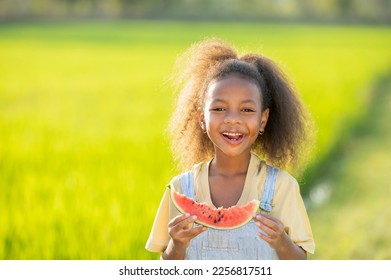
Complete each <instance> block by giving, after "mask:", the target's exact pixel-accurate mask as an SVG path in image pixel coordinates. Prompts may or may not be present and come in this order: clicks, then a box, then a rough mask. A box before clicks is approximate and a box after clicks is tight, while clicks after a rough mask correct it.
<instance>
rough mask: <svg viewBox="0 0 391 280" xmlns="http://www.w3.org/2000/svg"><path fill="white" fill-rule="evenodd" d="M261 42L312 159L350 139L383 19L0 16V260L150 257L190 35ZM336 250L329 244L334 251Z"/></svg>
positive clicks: (374, 72)
mask: <svg viewBox="0 0 391 280" xmlns="http://www.w3.org/2000/svg"><path fill="white" fill-rule="evenodd" d="M209 37H219V38H222V39H225V40H227V41H229V42H231V43H233V44H234V45H235V46H236V47H237V48H238V49H239V50H240V51H241V52H242V53H243V52H247V51H251V52H262V53H264V54H265V55H267V56H269V57H271V58H273V59H275V60H276V61H278V62H279V63H280V64H281V66H282V67H283V68H284V69H285V70H286V72H287V73H289V75H290V77H291V78H292V79H293V80H294V82H295V84H296V86H297V88H298V90H299V92H300V94H301V96H302V97H303V100H304V101H305V103H306V104H307V106H308V108H309V110H310V112H311V114H312V116H313V118H314V120H315V124H316V128H317V140H316V145H315V146H314V147H313V150H312V154H311V155H312V157H311V159H310V161H309V164H310V165H314V166H316V165H317V164H319V162H320V161H321V160H322V159H323V158H325V157H327V155H328V153H329V152H330V151H331V150H332V149H333V147H334V146H335V145H336V143H338V142H339V141H341V139H343V138H344V137H347V134H348V133H349V131H350V130H349V129H350V127H352V126H354V125H355V124H356V122H357V121H358V120H359V119H360V117H361V115H362V114H363V112H365V111H366V109H367V106H368V100H369V99H370V93H371V90H370V89H371V87H372V86H373V84H374V82H375V81H376V79H377V78H378V76H379V75H381V74H382V73H384V72H385V71H386V70H387V69H389V68H390V66H391V52H390V50H391V29H390V28H387V27H373V26H372V27H368V26H320V25H318V26H317V25H278V24H255V23H246V24H237V23H213V22H198V23H191V22H187V23H184V22H168V21H165V22H160V21H129V22H127V21H114V22H57V23H19V24H2V25H0V259H156V258H158V257H159V256H158V255H157V254H152V253H149V252H147V251H146V250H145V249H144V245H145V242H146V240H147V238H148V235H149V231H150V228H151V225H152V222H153V219H154V216H155V212H156V210H157V207H158V205H159V201H160V198H161V195H162V194H163V191H164V188H165V185H166V184H167V183H168V182H169V181H170V179H171V178H172V176H174V175H175V174H176V173H177V172H178V171H179V170H180V167H176V166H175V165H174V164H173V160H172V157H171V154H170V151H169V142H168V139H167V135H166V134H165V127H166V125H167V121H168V119H169V117H170V113H171V111H172V109H173V106H174V103H173V101H174V95H173V93H172V88H171V87H170V84H169V83H168V82H167V81H168V78H169V76H170V74H171V70H172V67H173V65H174V62H175V59H176V57H177V56H178V55H180V54H181V53H182V52H183V51H184V50H186V49H187V48H188V47H189V46H190V45H191V44H192V43H194V42H196V41H199V40H202V39H203V38H209ZM333 256H334V255H333Z"/></svg>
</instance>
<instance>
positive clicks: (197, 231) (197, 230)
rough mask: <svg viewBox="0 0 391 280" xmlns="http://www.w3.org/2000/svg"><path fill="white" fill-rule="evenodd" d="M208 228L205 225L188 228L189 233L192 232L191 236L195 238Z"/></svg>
mask: <svg viewBox="0 0 391 280" xmlns="http://www.w3.org/2000/svg"><path fill="white" fill-rule="evenodd" d="M207 229H208V228H207V227H204V226H200V227H193V228H191V229H189V230H188V233H189V234H190V236H191V238H194V237H196V236H197V235H199V234H201V233H203V232H204V231H206V230H207Z"/></svg>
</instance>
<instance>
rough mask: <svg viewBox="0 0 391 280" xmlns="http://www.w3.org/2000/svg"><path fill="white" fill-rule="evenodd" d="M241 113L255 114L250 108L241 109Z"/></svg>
mask: <svg viewBox="0 0 391 280" xmlns="http://www.w3.org/2000/svg"><path fill="white" fill-rule="evenodd" d="M242 111H243V112H246V113H252V112H255V110H254V109H251V108H244V109H242Z"/></svg>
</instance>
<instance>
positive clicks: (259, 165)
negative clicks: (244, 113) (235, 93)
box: [145, 154, 315, 254]
mask: <svg viewBox="0 0 391 280" xmlns="http://www.w3.org/2000/svg"><path fill="white" fill-rule="evenodd" d="M209 164H210V161H209V162H204V163H200V164H197V165H195V166H194V167H193V169H192V171H193V174H194V193H195V197H196V200H197V202H199V203H202V202H205V203H207V204H209V205H211V206H212V207H213V203H212V199H211V196H210V191H209V180H208V177H209V176H208V173H209ZM265 179H266V164H265V162H264V161H261V160H260V159H259V158H258V157H257V156H256V155H254V154H251V160H250V164H249V167H248V170H247V175H246V179H245V183H244V188H243V192H242V194H241V197H240V198H239V201H238V203H237V205H245V204H246V203H247V202H249V201H251V200H253V199H258V200H260V199H261V196H262V190H263V184H264V182H265ZM170 185H171V186H172V187H174V188H175V190H176V191H178V192H181V179H180V176H176V177H174V178H173V179H172V181H171V182H170ZM169 196H170V194H169V191H168V189H167V190H166V191H165V192H164V195H163V198H162V200H161V202H160V206H159V209H158V211H157V214H156V217H155V221H154V223H153V226H152V230H151V233H150V236H149V238H148V241H147V244H146V247H145V248H146V249H147V250H149V251H152V252H163V251H164V250H165V248H166V246H167V244H168V242H169V240H170V236H169V235H168V223H169V221H171V220H172V219H173V218H174V217H176V216H178V215H180V214H181V213H180V212H179V211H178V210H177V209H176V208H175V206H174V205H173V204H172V202H171V200H170V197H169ZM272 206H273V209H272V211H271V212H270V215H271V216H273V217H276V218H277V219H279V220H281V221H282V223H283V224H284V226H285V230H286V232H287V233H288V235H289V236H290V237H291V239H292V240H293V242H295V243H296V244H297V245H298V246H300V247H302V248H303V249H304V250H305V251H307V252H308V253H311V254H313V253H314V250H315V244H314V240H313V236H312V231H311V225H310V222H309V219H308V215H307V211H306V209H305V206H304V203H303V199H302V197H301V195H300V189H299V185H298V183H297V181H296V179H294V178H293V177H292V176H291V175H290V174H289V173H288V172H286V171H283V170H280V172H279V173H278V176H277V180H276V186H275V191H274V197H273V200H272Z"/></svg>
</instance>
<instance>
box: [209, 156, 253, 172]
mask: <svg viewBox="0 0 391 280" xmlns="http://www.w3.org/2000/svg"><path fill="white" fill-rule="evenodd" d="M250 159H251V153H248V154H243V155H239V156H236V157H230V156H227V155H224V154H219V153H216V154H215V157H214V158H213V160H212V162H211V166H210V168H211V172H213V173H215V174H222V175H226V176H232V175H237V174H243V173H246V172H247V169H248V166H249V164H250Z"/></svg>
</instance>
